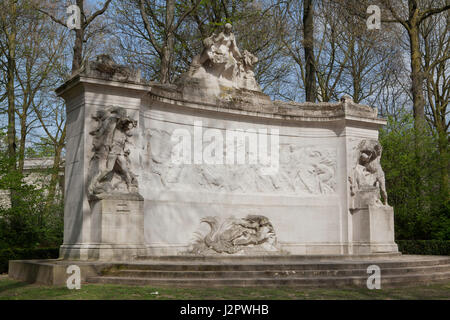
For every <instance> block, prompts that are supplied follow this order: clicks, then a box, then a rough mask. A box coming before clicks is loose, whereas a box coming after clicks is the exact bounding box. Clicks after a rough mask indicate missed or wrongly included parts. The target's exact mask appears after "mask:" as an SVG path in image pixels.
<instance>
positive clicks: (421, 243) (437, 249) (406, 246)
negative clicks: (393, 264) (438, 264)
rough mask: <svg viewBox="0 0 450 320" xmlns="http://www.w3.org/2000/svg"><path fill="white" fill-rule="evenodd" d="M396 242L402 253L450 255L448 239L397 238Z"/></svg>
mask: <svg viewBox="0 0 450 320" xmlns="http://www.w3.org/2000/svg"><path fill="white" fill-rule="evenodd" d="M396 243H397V244H398V250H399V251H400V252H401V253H403V254H426V255H439V256H450V241H449V240H397V241H396Z"/></svg>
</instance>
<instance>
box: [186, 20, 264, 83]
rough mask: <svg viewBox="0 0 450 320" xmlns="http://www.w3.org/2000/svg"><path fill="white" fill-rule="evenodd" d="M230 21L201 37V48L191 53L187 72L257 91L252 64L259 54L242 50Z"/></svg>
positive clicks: (190, 74) (194, 76) (197, 76)
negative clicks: (221, 30)
mask: <svg viewBox="0 0 450 320" xmlns="http://www.w3.org/2000/svg"><path fill="white" fill-rule="evenodd" d="M231 30H232V26H231V24H229V23H227V24H225V27H224V31H223V32H221V33H219V34H218V35H214V34H213V35H211V36H210V37H208V38H206V39H204V40H203V46H204V48H203V51H202V53H201V54H200V55H198V56H196V57H194V59H193V61H192V64H191V68H190V70H189V73H188V76H190V77H193V78H205V79H208V81H212V82H214V81H217V82H218V84H220V85H223V86H228V87H233V88H241V89H248V90H254V91H260V88H259V86H258V84H257V83H256V80H255V78H254V73H253V66H254V64H255V63H256V62H258V58H257V57H256V56H254V55H253V54H251V53H250V52H248V51H246V50H245V51H244V54H241V52H240V51H239V48H238V47H237V44H236V39H235V37H234V34H233V33H232V32H231Z"/></svg>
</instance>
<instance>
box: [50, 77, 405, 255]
mask: <svg viewBox="0 0 450 320" xmlns="http://www.w3.org/2000/svg"><path fill="white" fill-rule="evenodd" d="M193 79H194V80H195V79H197V80H195V81H192V82H181V83H178V84H176V85H161V84H153V83H149V84H145V83H142V82H140V81H131V80H127V81H115V80H112V79H111V77H110V76H109V75H108V74H95V76H92V75H89V74H86V73H84V74H83V73H82V74H80V75H77V76H75V77H73V78H71V79H70V80H69V81H68V82H66V83H65V84H64V85H63V86H61V87H60V88H59V89H58V90H57V92H58V94H60V95H61V96H63V97H64V98H65V99H66V101H67V104H68V107H67V112H68V117H67V118H68V128H67V136H68V146H70V148H69V147H68V150H67V155H66V161H67V164H66V187H67V188H69V190H66V207H65V238H64V245H63V247H62V249H61V250H62V251H61V252H62V257H75V258H78V259H93V258H96V257H97V258H99V257H101V258H105V259H106V257H109V258H110V259H112V257H116V258H117V257H122V258H124V259H126V258H125V257H129V255H128V256H127V254H126V253H125V252H129V253H131V255H133V254H135V253H136V252H138V253H139V254H140V253H141V252H144V253H143V254H144V255H176V254H183V253H186V252H187V251H189V250H191V249H192V243H193V240H194V239H193V236H194V235H195V233H196V232H200V234H201V239H203V240H205V235H207V234H209V233H210V231H211V228H209V226H208V225H207V224H205V223H201V221H202V220H204V219H207V217H211V218H208V219H215V220H217V221H218V222H219V224H220V225H222V221H227V219H228V218H229V217H231V216H233V217H235V218H236V219H245V218H246V217H247V216H248V215H257V216H264V217H265V218H267V219H268V221H270V224H271V226H272V227H273V230H274V233H275V234H276V239H277V241H276V242H277V248H279V249H280V251H281V252H283V253H289V254H354V253H357V252H366V253H369V252H378V251H380V250H386V251H389V252H397V247H396V245H395V243H393V241H391V239H392V237H393V229H391V226H392V223H391V222H392V219H391V218H389V215H390V214H391V213H390V212H392V211H390V210H391V209H390V207H388V206H384V205H383V204H382V203H381V202H380V189H382V188H380V187H381V185H382V183H381V181H382V176H381V172H380V171H379V168H378V167H377V166H378V164H379V157H380V155H379V152H378V151H377V150H376V148H377V147H375V146H376V141H377V140H378V129H379V127H380V126H382V125H384V124H385V123H386V121H385V120H384V119H380V118H378V117H377V111H376V109H373V108H371V107H369V106H364V105H359V104H356V103H354V102H353V101H351V99H349V98H348V97H344V98H343V99H342V100H341V101H339V102H335V103H317V104H313V103H294V102H281V101H271V100H270V99H269V97H268V96H266V95H264V94H263V93H261V92H258V91H255V90H249V89H246V88H240V87H239V86H237V87H224V86H222V88H221V89H220V90H221V91H220V92H221V94H219V95H215V94H211V93H210V92H208V91H207V90H206V91H205V87H204V85H205V83H203V84H202V83H201V81H200V80H201V79H199V78H195V77H194V78H193ZM111 106H119V107H120V108H123V109H124V110H125V111H123V112H125V113H126V117H128V118H129V119H130V120H132V122H133V121H135V127H134V125H133V128H132V130H130V131H129V133H130V136H127V138H126V139H128V142H127V143H126V144H125V145H126V147H124V148H119V149H120V152H119V153H123V154H125V149H128V150H129V152H128V151H127V152H126V153H127V155H128V160H127V161H125V163H127V166H125V168H126V169H127V170H129V171H130V172H131V173H133V175H134V176H135V179H136V182H137V183H136V185H137V186H139V192H138V193H137V192H134V191H133V190H128V188H127V183H126V182H125V181H126V179H122V178H120V175H119V178H118V182H120V183H119V185H120V184H121V185H122V187H123V189H122V190H121V191H116V192H115V191H114V190H112V192H109V193H108V192H106V193H93V192H90V191H89V185H90V181H91V180H90V177H91V175H90V172H91V171H90V170H92V166H91V164H92V163H91V161H92V159H93V157H94V158H95V154H96V153H95V150H93V149H92V147H93V145H96V142H95V136H96V135H95V134H89V133H90V132H95V131H96V130H97V129H99V128H101V127H102V126H101V123H102V122H101V121H95V119H93V117H97V116H98V112H99V111H100V112H108V110H110V109H109V108H111ZM102 110H103V111H102ZM125 113H124V114H125ZM97 118H98V117H97ZM180 130H181V131H182V132H183V133H184V134H187V135H188V136H189V141H190V142H192V143H193V144H192V145H191V149H190V150H191V152H192V154H189V162H186V163H175V162H174V161H173V153H174V150H175V147H176V146H177V145H178V144H179V142H180V141H181V140H180V139H178V138H176V137H175V136H176V135H175V133H176V132H180ZM208 130H210V131H208ZM260 130H265V134H264V135H261V137H263V138H264V139H265V140H264V139H263V140H262V141H267V145H266V148H267V154H266V156H267V159H266V160H267V161H268V162H266V165H265V166H262V167H261V165H260V163H256V164H255V163H250V162H249V161H248V159H250V154H251V153H252V152H253V151H251V150H252V149H251V147H250V145H248V148H247V147H246V148H244V149H242V148H241V147H238V144H239V143H240V142H239V140H238V141H237V142H236V145H234V142H233V149H234V148H235V149H234V151H233V154H234V153H236V157H239V152H242V151H240V150H244V153H243V154H244V158H245V159H246V161H245V162H244V163H241V164H237V163H227V162H226V161H225V162H223V163H218V162H212V163H207V162H205V161H204V160H205V159H207V158H208V157H207V156H208V154H207V152H204V150H203V148H208V147H211V143H212V141H213V140H211V139H212V138H211V137H212V136H214V139H215V138H217V137H218V140H217V141H220V140H221V141H223V143H224V144H225V143H226V141H227V134H229V133H231V134H235V133H236V132H245V134H246V135H247V138H249V137H251V136H252V132H253V133H254V132H257V133H258V134H259V132H260ZM199 136H200V137H201V140H199V141H201V142H199V143H198V146H200V148H201V151H200V152H199V153H195V152H194V151H195V150H196V148H197V147H198V146H197V147H196V146H195V145H194V144H195V143H194V141H196V140H195V139H196V138H195V137H199ZM231 136H232V135H231ZM174 137H175V138H174ZM258 137H260V136H258ZM219 138H220V139H219ZM99 141H102V139H98V141H97V142H99ZM186 141H188V140H186ZM214 141H216V140H214ZM245 141H247V140H245V139H244V142H243V145H244V146H245V145H246V144H247V142H245ZM258 141H260V140H258ZM363 141H365V142H364V145H365V147H358V146H361V145H362V144H363ZM102 143H103V142H102ZM102 143H101V144H100V145H110V144H105V143H103V144H102ZM272 145H273V146H278V147H277V148H275V149H274V150H275V151H277V152H274V153H273V152H272V149H271V148H272V147H271V146H272ZM258 146H261V144H260V142H258ZM94 149H95V148H94ZM217 150H218V151H217V154H221V153H222V152H220V148H219V149H217ZM214 153H215V152H214ZM226 153H227V152H226V150H225V149H224V152H223V154H224V157H225V155H226ZM253 153H254V152H253ZM195 154H197V155H195ZM273 154H278V156H277V157H272V155H273ZM369 154H370V155H369ZM364 155H369V159H371V160H370V161H369V162H368V163H369V164H367V163H362V162H361V158H364V157H365V156H364ZM124 157H125V156H124ZM233 157H234V156H233ZM125 158H126V157H125ZM358 166H359V167H358ZM113 168H115V169H114V170H119V171H120V166H114V167H113ZM262 169H271V170H269V171H267V170H262ZM359 169H361V170H360V171H361V172H363V173H364V174H366V173H367V179H366V181H365V182H364V183H361V181H362V179H358V181H359V183H360V184H359V185H358V187H357V188H356V187H355V185H354V182H351V181H350V180H351V179H349V177H350V178H354V175H355V172H358V170H359ZM114 170H113V171H114ZM369 178H370V179H369ZM352 181H356V179H355V180H352ZM374 184H376V186H374ZM356 191H357V192H356ZM108 194H109V195H110V197H109V199H108ZM140 195H141V196H142V198H143V199H144V200H143V201H142V204H143V205H142V215H143V219H141V218H136V219H134V220H133V219H129V220H126V219H125V220H121V219H123V216H120V215H119V216H117V217H116V216H114V215H115V214H116V213H117V212H115V213H112V210H109V209H108V210H106V209H107V207H108V205H106V204H105V205H103V204H102V203H108V202H111V203H113V202H114V201H116V200H117V201H119V200H124V201H138V200H139V199H140ZM111 197H112V198H113V199H110V198H111ZM105 210H106V211H105ZM139 210H141V209H139ZM355 210H360V211H358V212H357V211H355ZM98 212H102V213H103V212H104V213H105V214H104V215H103V216H102V217H105V220H102V219H103V218H102V219H100V220H95V219H94V218H93V217H94V216H95V215H97V216H100V215H99V214H97V213H98ZM377 214H379V217H378V216H377ZM108 215H109V216H108ZM367 217H369V218H367ZM382 217H386V219H384V220H383V218H382ZM378 218H380V219H378ZM388 218H389V219H390V220H389V219H388ZM111 219H112V220H111ZM140 219H141V220H140ZM111 221H114V223H112V222H111ZM137 221H139V222H137ZM142 221H143V222H142ZM377 221H385V222H386V223H385V224H384V227H380V228H385V229H383V230H384V231H385V232H386V234H385V235H384V236H383V237H382V238H381V239H377V240H375V239H376V238H375V237H374V236H373V237H372V236H371V238H370V239H369V240H368V241H366V240H364V241H362V240H360V239H359V238H358V237H360V235H358V232H357V231H358V230H372V229H370V228H372V227H373V224H377V223H378V222H377ZM389 221H391V222H389ZM102 223H104V224H103V228H106V229H108V228H109V227H107V226H111V225H114V224H116V223H118V224H124V226H125V225H128V224H130V225H133V224H136V223H138V224H141V225H142V227H143V237H142V238H139V239H140V240H139V241H141V240H142V239H143V240H142V243H140V244H138V243H135V244H133V245H131V246H128V245H130V244H129V243H127V242H123V240H124V239H125V238H127V237H128V236H127V235H126V232H128V231H126V230H132V228H131V229H128V227H126V228H125V227H124V229H122V230H118V229H110V231H108V232H107V233H106V234H105V235H103V234H102V235H99V233H98V231H97V226H99V225H102ZM225 225H226V224H225ZM355 225H359V226H360V227H358V228H360V229H358V230H355V228H356V227H355ZM377 225H378V224H377ZM124 230H125V231H124ZM232 230H233V228H232ZM373 230H377V229H373ZM372 235H373V232H372ZM113 238H117V239H121V240H120V241H119V242H118V243H116V242H114V241H113ZM99 239H100V240H99ZM383 239H384V240H383ZM99 241H100V243H99ZM101 241H104V242H101ZM106 241H107V242H106ZM133 241H134V240H133ZM203 243H205V242H203ZM211 243H213V242H211ZM127 246H128V247H127ZM213 246H214V245H211V246H209V247H208V250H209V251H208V250H203V251H202V250H200V251H202V252H201V253H200V252H199V253H198V254H208V252H209V253H212V252H211V250H212V251H214V252H215V253H212V254H215V255H217V254H218V255H234V254H238V252H237V251H236V252H234V253H227V252H226V251H227V250H223V252H218V251H221V250H220V249H219V250H218V251H217V250H214V249H212V247H213ZM216 249H218V247H216ZM266 249H267V248H266ZM127 250H128V251H127ZM207 251H208V252H207ZM231 251H234V249H232V250H231ZM238 251H239V250H238ZM256 251H257V250H256ZM256 251H254V252H253V253H248V252H247V254H256ZM102 252H103V253H102ZM243 252H245V250H243ZM267 252H270V250H267ZM115 253H117V254H115Z"/></svg>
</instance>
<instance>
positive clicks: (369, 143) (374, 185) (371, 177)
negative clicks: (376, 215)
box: [349, 140, 388, 205]
mask: <svg viewBox="0 0 450 320" xmlns="http://www.w3.org/2000/svg"><path fill="white" fill-rule="evenodd" d="M381 153H382V147H381V145H380V143H379V142H378V141H377V140H361V141H360V143H359V144H358V145H357V146H356V147H355V148H354V157H353V158H354V161H355V165H354V168H353V172H352V175H351V176H350V177H349V182H350V195H351V196H352V197H353V196H356V195H357V194H358V193H361V192H364V193H372V197H371V198H372V200H368V201H372V202H375V203H378V202H380V200H379V198H380V193H381V196H382V198H383V203H384V205H388V202H387V193H386V184H385V176H384V171H383V169H382V168H381V163H380V159H381Z"/></svg>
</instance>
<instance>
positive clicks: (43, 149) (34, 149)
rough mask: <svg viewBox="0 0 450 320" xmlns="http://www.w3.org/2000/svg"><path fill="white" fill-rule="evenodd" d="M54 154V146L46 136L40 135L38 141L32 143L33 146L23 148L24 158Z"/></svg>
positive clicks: (51, 155)
mask: <svg viewBox="0 0 450 320" xmlns="http://www.w3.org/2000/svg"><path fill="white" fill-rule="evenodd" d="M54 155H55V146H54V143H53V141H52V140H51V139H50V138H48V137H41V138H40V141H39V142H35V143H33V146H31V147H28V148H26V149H25V157H26V158H44V157H53V156H54Z"/></svg>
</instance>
